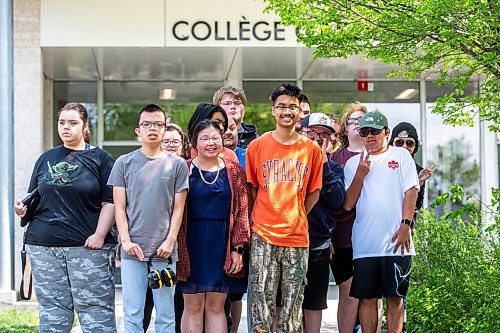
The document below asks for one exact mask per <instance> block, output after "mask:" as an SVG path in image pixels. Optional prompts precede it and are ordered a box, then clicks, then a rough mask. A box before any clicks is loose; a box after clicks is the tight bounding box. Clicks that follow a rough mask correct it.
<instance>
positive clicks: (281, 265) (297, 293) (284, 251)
mask: <svg viewBox="0 0 500 333" xmlns="http://www.w3.org/2000/svg"><path fill="white" fill-rule="evenodd" d="M308 256H309V249H308V248H297V247H283V246H276V245H272V244H267V243H266V242H264V241H262V239H261V238H260V237H259V236H257V235H256V234H252V253H251V256H250V262H251V267H252V268H251V269H252V271H251V274H250V285H251V290H252V299H251V315H252V332H258V333H263V332H272V331H271V326H272V321H273V317H274V313H275V311H276V292H277V290H278V284H280V283H281V289H282V293H283V307H282V308H281V313H280V318H279V322H278V332H286V333H298V332H302V301H303V299H304V287H305V284H306V273H307V260H308Z"/></svg>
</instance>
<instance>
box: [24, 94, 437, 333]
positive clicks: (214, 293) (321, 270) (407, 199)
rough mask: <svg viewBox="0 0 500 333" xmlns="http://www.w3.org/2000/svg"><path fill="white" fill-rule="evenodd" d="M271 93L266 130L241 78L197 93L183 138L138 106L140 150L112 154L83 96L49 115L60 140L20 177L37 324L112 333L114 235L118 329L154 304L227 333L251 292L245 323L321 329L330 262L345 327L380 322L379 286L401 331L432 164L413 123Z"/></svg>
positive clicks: (169, 323)
mask: <svg viewBox="0 0 500 333" xmlns="http://www.w3.org/2000/svg"><path fill="white" fill-rule="evenodd" d="M270 99H271V102H272V107H271V112H272V115H273V117H274V119H275V121H276V127H275V129H274V130H273V131H270V132H267V133H262V134H261V135H260V136H258V135H257V128H256V126H254V125H251V124H245V123H244V121H243V120H244V115H245V106H246V104H247V99H246V96H245V93H244V91H243V90H242V89H238V88H234V87H222V88H220V89H219V90H218V91H217V92H216V93H215V94H214V97H213V101H212V103H201V104H199V105H198V106H197V108H196V110H195V111H194V113H193V115H192V117H191V119H190V121H189V124H188V126H187V132H186V133H185V132H184V131H183V130H182V129H181V128H180V127H179V126H178V125H175V124H174V123H171V119H170V118H168V117H167V115H166V114H165V112H164V111H163V110H162V108H161V107H160V106H158V105H155V104H150V105H147V106H145V107H143V108H142V109H141V110H140V111H139V113H138V116H137V122H136V126H135V134H136V135H137V137H138V138H139V139H140V142H141V147H140V148H139V149H137V150H134V151H133V152H131V153H128V154H125V155H122V156H120V157H119V158H118V159H117V160H116V161H115V162H114V161H113V158H112V157H111V155H110V154H109V153H107V152H106V151H104V150H102V149H100V148H98V147H94V146H92V145H90V132H89V124H88V113H87V110H86V109H85V107H83V106H82V105H81V104H78V103H68V104H67V105H65V106H64V107H63V108H62V109H61V110H60V111H59V113H58V115H57V119H58V120H57V121H58V123H57V124H58V133H59V137H60V138H61V140H62V145H60V146H57V147H55V148H53V149H50V150H49V151H47V152H45V153H43V154H42V155H41V156H40V157H39V159H38V160H37V162H36V164H35V167H34V170H33V174H32V178H31V181H30V185H29V188H28V191H29V192H31V191H32V190H34V189H35V188H38V191H39V193H40V195H41V201H40V204H39V206H38V208H37V209H36V212H35V214H34V217H33V219H32V221H30V223H29V224H28V227H27V229H26V232H25V242H26V246H27V252H28V255H29V258H30V261H31V266H32V274H33V279H34V283H35V293H36V296H37V299H38V302H39V312H40V323H39V327H40V332H70V330H71V327H72V324H73V321H74V313H75V311H76V313H77V315H78V319H79V321H80V326H81V328H82V331H83V332H116V321H115V311H114V304H115V303H114V296H115V287H114V282H113V277H114V248H115V246H116V244H117V243H119V244H120V251H119V256H120V259H121V278H122V291H123V309H124V325H125V331H126V332H145V331H146V330H147V328H148V326H149V321H150V318H151V311H152V308H153V307H154V308H155V311H156V316H155V323H154V325H155V330H156V332H207V333H210V332H215V333H220V332H237V330H238V326H239V322H240V317H241V312H242V311H243V309H242V305H241V304H242V303H241V300H242V298H243V295H244V294H245V293H247V292H248V293H247V300H248V304H249V308H248V318H249V321H248V328H249V331H251V332H259V333H260V332H273V331H277V332H287V333H288V332H302V331H304V332H306V333H312V332H315V333H319V331H320V329H321V321H322V315H321V314H322V310H324V309H326V307H327V293H328V285H329V274H330V269H331V271H332V273H333V276H334V278H335V281H336V283H337V284H339V285H340V288H339V291H340V293H339V294H340V296H339V306H338V326H339V331H340V332H341V333H344V332H346V333H351V332H353V330H354V327H355V323H356V318H358V317H359V321H360V323H361V327H362V330H363V332H376V331H377V329H379V326H380V319H379V315H378V313H379V310H378V307H379V305H378V300H379V299H380V298H382V297H385V298H386V299H387V324H388V330H389V332H401V331H403V318H404V314H403V312H404V309H403V298H404V296H405V295H406V292H407V289H408V283H409V278H410V271H411V268H410V267H411V256H412V255H414V254H415V251H414V247H413V242H412V239H411V229H412V227H413V225H414V222H415V212H416V209H417V208H419V207H420V206H421V204H422V198H423V191H422V187H423V186H424V183H425V180H426V179H427V178H429V177H430V176H431V174H432V170H431V169H430V168H425V169H423V168H421V167H420V166H417V167H416V164H415V162H414V161H413V159H412V156H413V155H414V154H415V152H416V151H417V149H418V145H419V142H418V136H417V132H416V130H415V128H414V127H413V126H412V125H411V124H408V123H401V124H399V125H398V126H396V127H395V128H394V130H393V131H392V132H391V131H390V129H389V127H388V122H387V119H386V117H385V116H384V115H383V114H382V113H380V112H378V111H372V112H367V110H366V107H365V106H364V105H362V104H360V103H353V104H351V106H350V108H349V109H348V110H347V111H346V113H345V114H344V116H343V118H342V119H341V120H340V121H339V120H336V119H332V117H330V116H328V115H325V114H323V113H317V112H316V113H315V112H311V105H310V102H309V100H308V99H307V97H306V96H305V95H304V93H303V92H302V91H301V89H299V88H298V87H296V86H294V85H291V84H282V85H280V86H278V87H276V88H275V89H274V90H273V91H272V92H271V94H270ZM401 147H402V148H406V149H401ZM419 190H420V191H419ZM417 197H418V199H417ZM416 207H417V208H416ZM15 211H16V214H17V215H19V216H24V214H25V213H26V206H25V205H24V204H23V203H22V202H21V200H17V201H16V205H15ZM115 222H116V228H115V227H114V223H115ZM116 231H117V232H116ZM176 281H177V283H176V284H175V282H176ZM231 323H232V325H231Z"/></svg>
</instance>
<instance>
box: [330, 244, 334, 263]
mask: <svg viewBox="0 0 500 333" xmlns="http://www.w3.org/2000/svg"><path fill="white" fill-rule="evenodd" d="M334 254H335V249H334V248H333V244H330V260H332V259H333V255H334Z"/></svg>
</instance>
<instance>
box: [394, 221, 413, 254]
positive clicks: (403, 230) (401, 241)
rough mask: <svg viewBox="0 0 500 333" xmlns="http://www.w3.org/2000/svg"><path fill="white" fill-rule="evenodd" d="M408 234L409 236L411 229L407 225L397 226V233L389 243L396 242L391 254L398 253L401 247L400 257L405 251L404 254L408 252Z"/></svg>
mask: <svg viewBox="0 0 500 333" xmlns="http://www.w3.org/2000/svg"><path fill="white" fill-rule="evenodd" d="M410 234H411V229H410V226H409V225H408V224H404V223H401V225H400V226H399V229H398V231H396V233H395V234H394V236H392V239H391V242H392V243H394V242H396V245H395V246H394V250H393V251H392V253H396V252H397V251H398V248H399V247H401V256H404V255H405V250H406V252H407V253H408V252H410V247H411V244H410Z"/></svg>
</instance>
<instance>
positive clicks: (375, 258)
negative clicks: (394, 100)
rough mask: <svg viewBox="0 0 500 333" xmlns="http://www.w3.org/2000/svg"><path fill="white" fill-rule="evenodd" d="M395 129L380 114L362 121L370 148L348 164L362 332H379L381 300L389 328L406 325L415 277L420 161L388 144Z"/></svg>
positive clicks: (347, 203) (362, 132) (355, 293)
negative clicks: (407, 301) (405, 304)
mask: <svg viewBox="0 0 500 333" xmlns="http://www.w3.org/2000/svg"><path fill="white" fill-rule="evenodd" d="M389 134H390V130H389V126H388V123H387V118H386V117H385V116H384V115H383V114H382V113H380V112H378V111H374V112H368V113H367V114H366V115H365V116H363V118H361V120H360V127H359V136H360V137H361V140H362V141H363V144H364V146H365V148H366V153H363V152H362V153H361V154H359V155H357V156H354V157H352V158H351V159H349V160H348V161H347V163H346V165H345V169H344V173H345V186H346V195H345V200H344V205H343V206H344V209H346V210H348V211H349V210H352V209H353V208H354V207H356V220H355V221H354V226H353V230H352V248H353V259H354V276H353V282H352V287H351V292H350V294H351V296H352V297H355V298H358V299H360V302H359V317H360V321H361V329H362V331H363V333H375V332H376V329H377V324H378V316H377V299H379V298H382V297H385V298H386V300H387V326H388V331H389V332H401V330H402V328H403V296H406V292H407V291H408V285H409V280H410V271H411V256H413V255H415V249H414V247H413V242H412V239H411V232H410V227H411V221H412V218H413V214H414V212H415V202H416V199H417V192H418V190H419V182H418V175H417V171H416V169H415V163H414V162H413V159H412V157H411V155H410V154H409V153H408V151H407V150H406V149H400V148H397V147H392V146H389V145H388V138H389Z"/></svg>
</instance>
